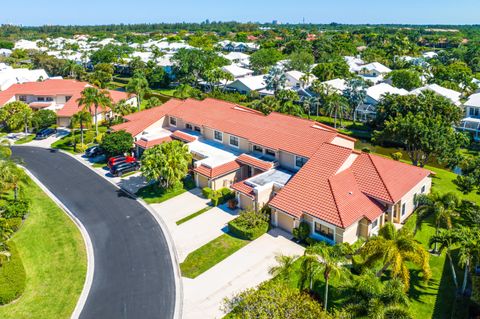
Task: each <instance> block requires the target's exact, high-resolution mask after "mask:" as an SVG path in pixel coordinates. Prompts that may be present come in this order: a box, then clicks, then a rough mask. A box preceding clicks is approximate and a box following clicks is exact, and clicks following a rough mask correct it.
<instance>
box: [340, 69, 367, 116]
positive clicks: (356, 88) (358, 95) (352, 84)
mask: <svg viewBox="0 0 480 319" xmlns="http://www.w3.org/2000/svg"><path fill="white" fill-rule="evenodd" d="M366 88H367V84H366V83H365V81H364V80H362V79H361V78H360V79H355V78H354V79H351V80H349V81H348V82H347V87H346V88H345V90H344V91H343V93H342V94H343V96H344V97H345V98H346V99H347V100H348V102H349V103H350V106H351V109H352V112H353V122H354V123H355V122H356V119H357V118H356V117H357V109H358V107H359V106H360V105H361V104H362V103H364V102H365V98H366V97H367V90H366Z"/></svg>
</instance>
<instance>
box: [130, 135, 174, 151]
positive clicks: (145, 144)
mask: <svg viewBox="0 0 480 319" xmlns="http://www.w3.org/2000/svg"><path fill="white" fill-rule="evenodd" d="M171 141H172V138H171V137H170V136H166V137H161V138H157V139H154V140H150V141H146V140H143V139H139V140H138V141H136V142H135V145H137V146H140V147H141V148H143V149H148V148H150V147H154V146H155V145H159V144H162V143H167V142H171Z"/></svg>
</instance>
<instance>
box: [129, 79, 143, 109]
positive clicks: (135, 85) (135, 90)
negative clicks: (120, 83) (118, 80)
mask: <svg viewBox="0 0 480 319" xmlns="http://www.w3.org/2000/svg"><path fill="white" fill-rule="evenodd" d="M125 89H126V91H127V92H128V93H130V94H135V95H136V96H137V107H138V110H139V111H140V108H141V104H142V99H143V97H144V96H145V93H147V92H148V90H149V85H148V81H147V79H146V78H144V77H143V76H134V77H133V78H131V79H130V81H129V82H128V84H127V86H125Z"/></svg>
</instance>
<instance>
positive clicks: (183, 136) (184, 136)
mask: <svg viewBox="0 0 480 319" xmlns="http://www.w3.org/2000/svg"><path fill="white" fill-rule="evenodd" d="M172 136H173V137H174V138H176V139H179V140H181V141H183V142H186V143H190V142H193V141H196V140H197V137H195V136H193V135H190V134H188V133H185V132H182V131H180V130H176V131H175V132H173V134H172Z"/></svg>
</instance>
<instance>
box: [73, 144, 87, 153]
mask: <svg viewBox="0 0 480 319" xmlns="http://www.w3.org/2000/svg"><path fill="white" fill-rule="evenodd" d="M86 149H87V145H86V144H82V143H80V144H77V146H76V150H75V151H76V152H78V153H83V152H85V150H86Z"/></svg>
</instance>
